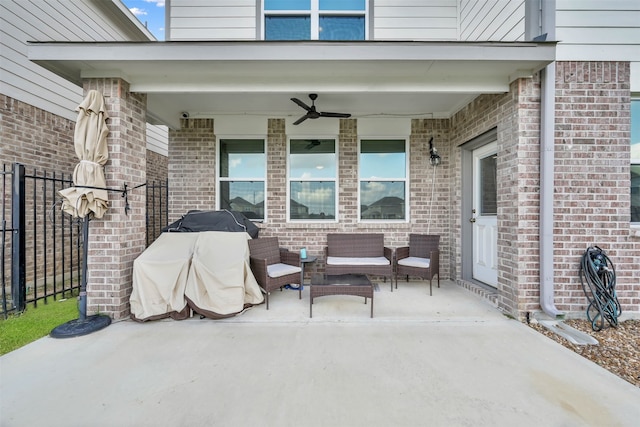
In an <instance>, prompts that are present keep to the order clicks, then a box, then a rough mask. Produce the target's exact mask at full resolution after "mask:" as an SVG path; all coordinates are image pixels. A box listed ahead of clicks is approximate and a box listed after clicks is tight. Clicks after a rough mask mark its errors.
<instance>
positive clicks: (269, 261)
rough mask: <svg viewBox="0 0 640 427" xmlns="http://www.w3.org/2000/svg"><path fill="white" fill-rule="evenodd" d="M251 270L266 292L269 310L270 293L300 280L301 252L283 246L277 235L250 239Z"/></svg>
mask: <svg viewBox="0 0 640 427" xmlns="http://www.w3.org/2000/svg"><path fill="white" fill-rule="evenodd" d="M249 254H250V263H251V271H252V272H253V275H254V276H255V278H256V281H257V282H258V284H259V285H260V287H261V288H262V289H263V291H264V292H265V294H266V295H265V299H266V301H267V310H269V293H270V292H271V291H272V290H274V289H278V288H279V289H280V290H282V287H283V286H284V285H288V284H291V283H299V282H300V272H301V271H302V269H301V268H300V254H299V253H297V252H290V251H289V250H288V249H285V248H281V247H280V246H279V244H278V238H277V237H261V238H258V239H251V240H249Z"/></svg>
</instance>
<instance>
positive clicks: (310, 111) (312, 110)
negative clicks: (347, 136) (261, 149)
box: [291, 93, 351, 125]
mask: <svg viewBox="0 0 640 427" xmlns="http://www.w3.org/2000/svg"><path fill="white" fill-rule="evenodd" d="M309 98H310V99H311V107H309V106H308V105H307V104H305V103H304V102H302V101H300V100H299V99H298V98H291V100H292V101H293V102H295V103H296V104H298V105H299V106H300V107H302V108H304V109H305V110H307V114H305V115H304V116H302V117H300V118H299V119H298V120H296V121H295V122H293V124H294V125H299V124H300V123H302V122H304V121H305V120H307V119H317V118H318V117H338V118H342V119H346V118H349V117H351V114H348V113H329V112H327V111H322V112H320V111H317V110H316V105H315V102H316V99H317V98H318V94H316V93H310V94H309Z"/></svg>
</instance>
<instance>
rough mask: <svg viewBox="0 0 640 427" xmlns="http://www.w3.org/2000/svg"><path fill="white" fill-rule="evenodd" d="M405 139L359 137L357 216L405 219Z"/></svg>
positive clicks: (371, 218) (372, 218)
mask: <svg viewBox="0 0 640 427" xmlns="http://www.w3.org/2000/svg"><path fill="white" fill-rule="evenodd" d="M406 176H407V155H406V143H405V141H404V140H402V139H398V140H362V141H360V175H359V179H360V219H362V220H406V219H407V216H406V212H407V207H406V205H407V197H406V191H407V182H406Z"/></svg>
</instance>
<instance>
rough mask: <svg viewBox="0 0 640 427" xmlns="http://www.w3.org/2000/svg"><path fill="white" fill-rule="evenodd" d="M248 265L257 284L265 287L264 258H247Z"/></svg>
mask: <svg viewBox="0 0 640 427" xmlns="http://www.w3.org/2000/svg"><path fill="white" fill-rule="evenodd" d="M249 264H250V266H251V272H252V273H253V276H254V277H255V279H256V281H257V282H258V284H259V285H261V286H265V285H266V281H267V260H266V259H265V258H255V257H249Z"/></svg>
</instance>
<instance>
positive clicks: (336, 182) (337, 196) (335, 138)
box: [285, 135, 340, 224]
mask: <svg viewBox="0 0 640 427" xmlns="http://www.w3.org/2000/svg"><path fill="white" fill-rule="evenodd" d="M308 139H320V140H329V139H331V140H333V141H334V155H335V176H334V177H333V179H328V178H322V179H320V178H318V179H308V180H301V179H298V178H294V179H292V178H291V141H292V140H294V141H297V140H308ZM338 144H339V140H338V136H337V135H330V136H327V135H322V136H318V135H315V136H308V137H307V136H301V135H296V136H293V137H289V138H287V166H286V169H287V171H286V175H287V178H286V184H285V185H286V186H287V188H286V197H287V202H286V221H287V223H290V224H303V223H304V224H310V223H314V224H337V223H338V222H339V221H340V203H339V200H340V186H339V178H340V169H339V167H340V150H339V147H338ZM329 180H331V181H333V184H334V194H335V198H334V200H333V204H334V211H335V218H329V219H292V218H291V181H294V182H313V181H316V182H321V181H329Z"/></svg>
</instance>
